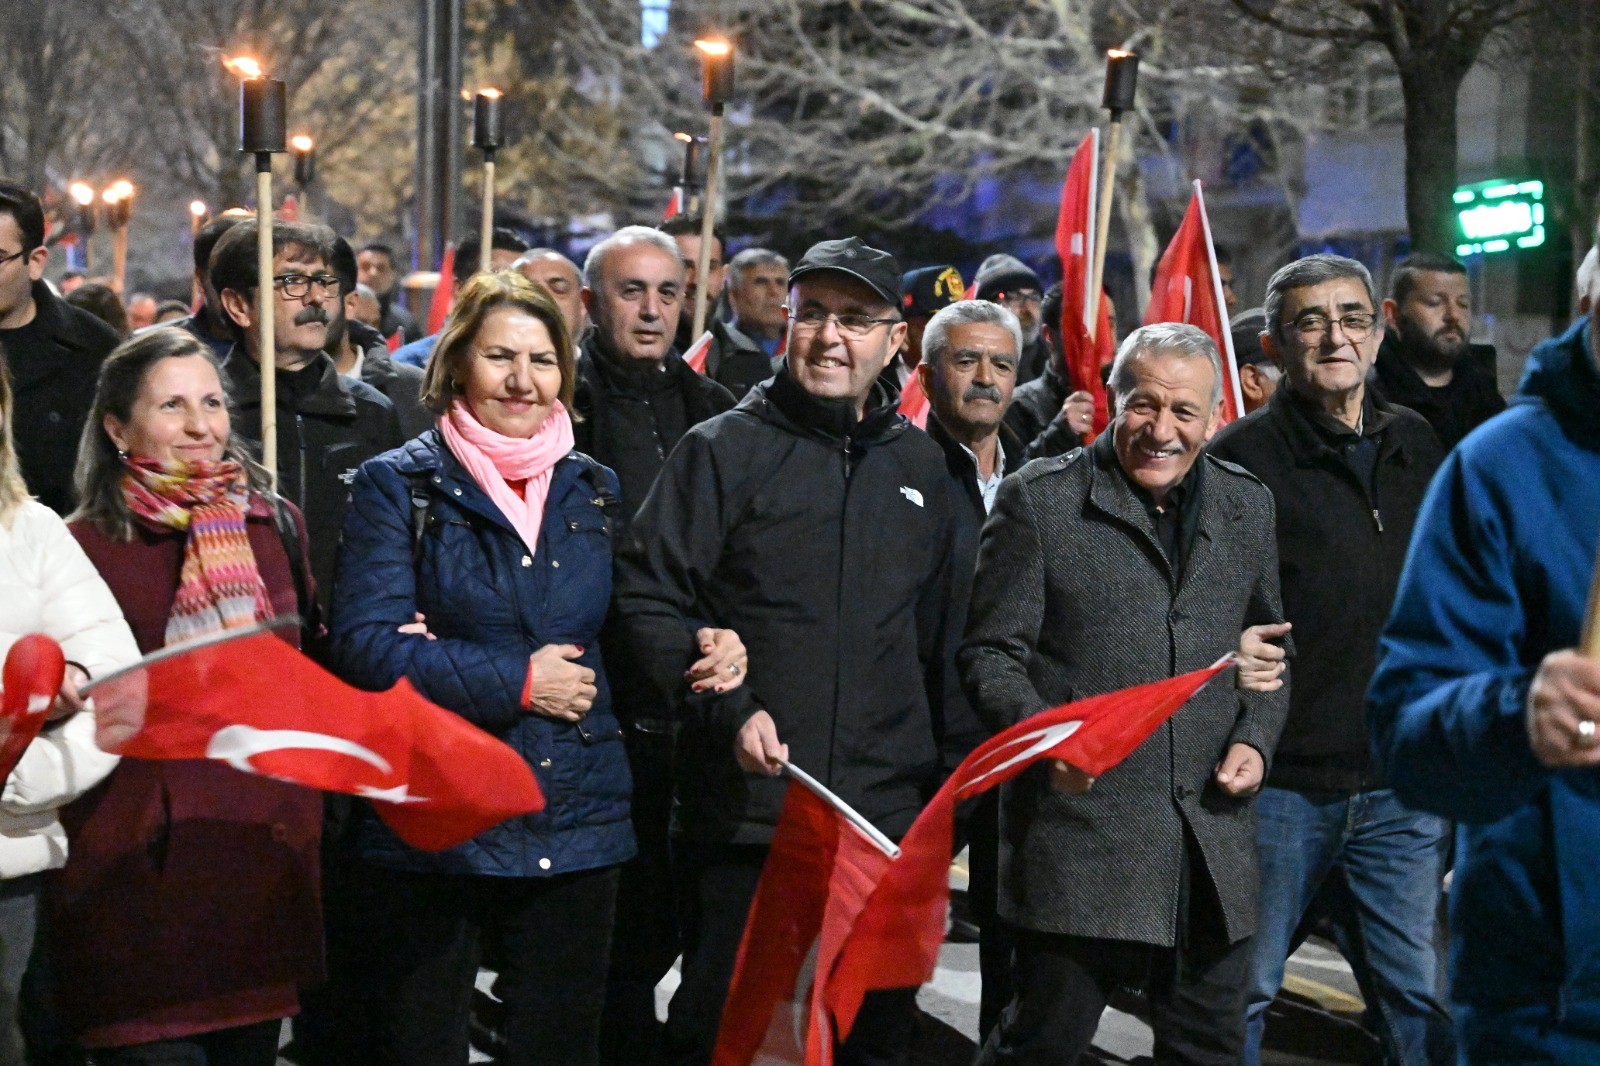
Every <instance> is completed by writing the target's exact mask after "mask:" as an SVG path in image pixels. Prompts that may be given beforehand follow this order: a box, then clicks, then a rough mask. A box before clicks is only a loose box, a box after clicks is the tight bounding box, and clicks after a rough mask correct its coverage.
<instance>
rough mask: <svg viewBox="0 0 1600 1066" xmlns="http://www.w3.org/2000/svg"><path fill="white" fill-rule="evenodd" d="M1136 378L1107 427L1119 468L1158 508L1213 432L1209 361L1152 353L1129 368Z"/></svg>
mask: <svg viewBox="0 0 1600 1066" xmlns="http://www.w3.org/2000/svg"><path fill="white" fill-rule="evenodd" d="M1128 368H1129V370H1131V371H1132V374H1133V377H1134V383H1133V387H1132V388H1131V389H1130V390H1129V391H1128V393H1127V395H1125V396H1119V397H1118V398H1117V400H1118V403H1119V404H1120V408H1119V410H1118V412H1117V417H1116V418H1115V420H1113V421H1112V423H1111V433H1112V437H1111V442H1112V445H1113V446H1114V447H1115V449H1116V452H1117V462H1118V463H1120V464H1121V466H1122V469H1123V470H1125V471H1127V474H1128V476H1129V477H1130V478H1132V479H1133V481H1134V483H1135V484H1137V485H1139V486H1140V487H1141V488H1143V489H1144V490H1145V491H1146V492H1148V493H1150V494H1151V495H1152V496H1154V497H1155V498H1156V501H1157V502H1158V503H1160V502H1162V501H1164V500H1165V499H1166V494H1167V492H1168V490H1170V489H1171V488H1172V487H1173V486H1174V485H1176V484H1178V482H1180V481H1182V480H1183V479H1184V477H1185V476H1186V475H1187V474H1188V473H1189V470H1190V468H1191V467H1193V466H1194V463H1195V460H1196V459H1197V458H1199V456H1200V449H1201V447H1202V446H1203V445H1204V444H1205V442H1206V440H1207V439H1208V438H1209V437H1210V436H1211V434H1212V432H1213V431H1214V430H1215V429H1216V420H1217V414H1218V411H1219V410H1220V405H1213V404H1212V402H1211V397H1212V393H1213V390H1215V388H1216V384H1217V375H1216V371H1215V370H1214V369H1213V368H1212V366H1211V360H1209V359H1205V358H1200V357H1196V356H1190V355H1185V354H1182V353H1174V352H1170V351H1168V352H1163V351H1159V350H1157V351H1154V352H1149V353H1147V354H1145V355H1141V356H1139V357H1138V358H1136V359H1134V360H1132V361H1130V362H1129V364H1128Z"/></svg>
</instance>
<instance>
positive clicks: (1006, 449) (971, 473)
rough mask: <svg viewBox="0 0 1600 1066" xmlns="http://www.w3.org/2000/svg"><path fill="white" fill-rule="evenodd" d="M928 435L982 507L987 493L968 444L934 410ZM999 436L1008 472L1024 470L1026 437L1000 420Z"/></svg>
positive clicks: (954, 473) (1001, 451)
mask: <svg viewBox="0 0 1600 1066" xmlns="http://www.w3.org/2000/svg"><path fill="white" fill-rule="evenodd" d="M928 436H930V437H932V438H933V442H934V443H935V444H937V445H938V446H939V447H940V448H941V449H943V451H944V462H945V466H946V467H947V468H948V469H949V471H950V474H951V476H953V477H955V478H956V479H957V480H958V481H960V482H961V488H962V489H963V490H964V491H965V492H966V494H967V496H968V498H969V499H971V500H972V501H973V502H974V503H976V504H977V505H978V508H979V509H980V510H981V509H982V508H983V495H982V493H980V492H979V491H978V467H977V464H976V463H974V462H973V461H972V456H971V455H969V454H968V453H967V449H966V447H965V445H963V444H962V443H961V442H960V441H958V440H956V439H955V438H954V437H952V436H951V435H950V433H949V431H947V430H946V429H945V428H944V426H943V425H942V424H941V423H940V422H939V420H938V419H937V418H935V417H934V416H933V415H932V414H931V413H930V414H929V415H928ZM999 437H1000V454H1001V455H1002V456H1003V457H1004V458H1005V474H1006V476H1007V477H1009V476H1011V475H1012V474H1015V473H1016V472H1017V471H1018V470H1020V469H1021V468H1022V464H1023V463H1024V462H1025V461H1026V460H1024V459H1023V457H1022V441H1021V440H1020V439H1019V438H1018V437H1017V435H1016V434H1015V433H1013V432H1012V430H1011V427H1010V426H1008V425H1006V424H1005V423H1004V422H1002V423H1000V433H999Z"/></svg>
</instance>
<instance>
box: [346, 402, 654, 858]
mask: <svg viewBox="0 0 1600 1066" xmlns="http://www.w3.org/2000/svg"><path fill="white" fill-rule="evenodd" d="M413 489H416V490H417V491H418V492H420V493H423V494H425V495H426V498H427V507H426V509H425V511H423V510H421V509H420V508H417V507H415V506H414V504H413V500H412V493H413ZM616 498H617V479H616V476H615V475H614V474H612V473H611V471H610V470H607V469H606V468H605V467H603V466H600V465H599V464H598V463H595V462H593V461H592V460H590V459H588V458H587V457H586V456H582V455H579V454H578V453H576V452H573V453H571V454H569V455H568V456H567V457H566V458H564V459H562V460H561V461H560V462H558V463H557V464H556V467H555V473H554V475H553V476H552V478H551V481H550V494H549V497H548V500H547V502H546V504H545V510H544V524H543V527H542V528H541V530H540V533H539V550H538V551H537V552H536V553H535V554H534V556H532V557H530V556H529V554H528V549H527V547H526V545H524V544H523V543H522V540H521V539H520V538H519V537H518V536H517V534H516V532H515V531H514V530H513V529H512V527H511V524H510V523H509V522H508V521H507V520H506V518H505V517H504V516H503V515H502V514H501V513H500V510H499V508H498V507H496V506H495V504H494V503H493V502H492V501H491V500H490V499H489V497H488V495H487V494H486V493H485V492H484V491H483V490H482V489H480V488H479V487H478V486H477V483H476V482H474V481H473V480H472V477H471V475H469V474H468V473H467V472H466V470H465V469H464V468H463V467H462V466H461V464H460V463H459V462H457V461H456V458H455V456H453V455H451V454H450V452H449V450H448V449H447V448H446V447H445V446H444V443H443V442H442V441H441V440H440V439H439V434H438V431H437V430H429V431H428V432H427V433H424V434H422V435H421V436H420V437H417V438H416V439H415V440H412V441H410V442H409V443H407V444H406V445H404V446H403V447H400V448H397V449H395V450H394V451H390V452H385V453H384V454H383V455H380V456H378V457H376V458H374V459H372V460H369V461H368V462H366V463H364V464H363V465H362V467H361V470H360V472H359V473H358V474H357V475H356V479H355V483H354V485H353V486H352V487H351V494H350V508H349V510H348V511H347V512H346V514H345V520H344V534H343V538H342V541H341V543H340V545H339V570H338V578H337V580H336V581H335V585H334V590H333V623H332V626H331V629H330V632H329V644H330V651H331V654H332V656H333V661H334V664H335V669H336V670H337V671H338V673H339V675H340V676H341V677H343V678H344V679H345V680H346V681H349V682H350V683H351V684H353V685H356V686H358V687H360V688H364V689H373V690H378V689H386V688H388V687H389V686H391V685H393V684H394V683H395V682H396V681H397V680H399V678H400V677H402V676H404V677H406V678H409V679H410V681H411V683H412V684H413V685H415V686H416V687H417V690H418V691H419V692H421V693H422V694H423V695H424V696H426V697H428V699H430V700H432V701H433V702H435V703H437V704H438V705H439V706H441V707H444V708H445V709H447V710H450V711H454V712H455V713H456V714H459V715H461V716H462V717H463V718H465V719H467V720H468V721H469V722H472V723H473V724H474V725H476V726H479V727H480V728H482V729H484V730H486V731H487V732H489V733H491V734H493V735H494V736H496V737H499V738H500V739H501V740H503V741H505V742H506V743H507V744H509V745H510V746H511V747H512V748H513V749H515V750H516V752H517V753H518V754H520V755H521V756H522V757H523V758H524V759H526V760H527V761H528V765H529V766H531V767H533V772H534V775H535V776H536V777H537V778H538V779H539V787H540V788H541V789H543V790H544V795H545V800H546V807H545V809H544V810H543V811H542V812H541V813H539V814H537V815H530V816H527V817H522V818H513V819H509V820H507V821H505V822H502V823H500V824H499V825H497V826H495V827H493V828H492V829H489V830H487V831H485V832H483V833H481V834H479V835H478V836H477V837H474V838H473V839H472V840H470V841H468V842H467V843H465V844H462V845H460V846H459V847H455V848H452V849H450V850H448V851H444V852H439V853H437V854H429V853H424V852H420V851H415V850H413V849H411V848H408V847H406V846H405V845H404V844H402V843H401V842H400V840H399V838H398V837H396V836H395V835H394V834H393V833H392V832H391V831H390V830H389V829H388V827H387V826H385V825H384V824H383V823H382V822H380V821H379V820H378V819H377V817H376V816H375V815H374V814H373V813H372V811H371V810H370V808H366V807H363V809H362V811H361V813H360V814H359V816H358V818H359V821H358V824H357V825H356V829H355V834H356V836H355V841H356V848H357V851H358V854H360V856H361V857H362V858H363V859H366V860H367V861H369V862H372V863H375V864H377V865H380V866H385V867H390V868H398V869H406V870H429V871H438V872H448V873H475V874H496V875H501V876H509V877H541V876H549V875H552V874H559V873H569V872H572V871H575V870H587V869H592V868H595V867H600V866H609V865H611V864H613V863H619V862H622V861H623V860H625V859H627V858H629V857H630V856H632V855H633V852H634V841H633V828H632V825H631V823H630V820H629V816H628V798H629V793H630V791H631V781H630V779H629V776H628V761H627V758H626V756H625V754H624V752H623V747H622V744H621V739H622V735H621V731H620V730H619V728H618V725H617V719H616V717H615V715H613V713H612V710H611V693H610V691H609V689H608V688H607V686H606V680H605V676H606V675H605V670H604V668H603V667H602V665H601V661H600V647H599V645H600V641H599V636H600V627H601V624H602V623H603V622H604V621H605V617H606V608H607V605H608V604H609V602H610V599H611V540H612V533H611V530H610V528H609V526H610V524H611V520H610V517H609V514H608V512H609V511H611V510H613V509H614V508H615V503H614V501H615V500H616ZM419 511H420V512H421V513H422V514H424V515H425V523H426V524H425V526H424V528H423V531H422V533H421V537H420V542H419V541H418V540H417V539H416V538H415V537H414V534H413V525H412V523H413V519H414V517H415V516H416V515H417V514H418V513H419ZM414 545H416V551H417V554H416V555H415V557H414V556H413V551H414ZM413 558H415V562H413ZM416 611H421V612H422V613H423V614H424V615H426V616H427V625H428V629H429V631H430V632H431V633H432V634H433V635H434V636H435V637H436V638H437V639H435V640H428V639H426V638H425V637H423V636H420V635H411V634H405V633H400V632H399V631H398V630H399V627H400V626H402V625H404V624H406V623H408V622H410V621H412V615H413V612H416ZM546 644H576V645H578V646H579V647H581V648H583V656H582V658H581V659H579V660H578V661H579V662H581V663H582V664H583V665H585V666H587V667H589V668H591V669H592V670H594V672H595V676H596V678H597V679H598V680H597V682H596V684H597V686H598V688H599V694H598V696H597V698H596V699H595V703H594V707H593V708H592V709H591V710H590V711H589V713H588V715H587V716H586V717H585V718H584V719H583V721H582V722H580V723H578V724H576V725H573V724H570V723H566V722H560V721H556V720H555V719H552V718H546V717H544V716H542V715H537V714H531V713H529V712H526V711H524V710H523V709H522V707H521V698H522V688H523V683H524V682H525V680H526V678H527V673H528V656H530V655H531V654H533V653H534V652H535V651H537V650H538V649H539V648H541V647H543V646H544V645H546Z"/></svg>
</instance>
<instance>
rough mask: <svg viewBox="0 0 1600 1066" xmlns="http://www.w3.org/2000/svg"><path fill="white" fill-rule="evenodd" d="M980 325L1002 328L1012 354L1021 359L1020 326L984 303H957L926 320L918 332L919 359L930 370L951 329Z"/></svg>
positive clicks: (1004, 310) (1003, 311) (947, 344)
mask: <svg viewBox="0 0 1600 1066" xmlns="http://www.w3.org/2000/svg"><path fill="white" fill-rule="evenodd" d="M980 322H981V323H986V324H989V325H995V326H1004V327H1005V331H1006V332H1007V333H1009V334H1011V343H1012V344H1014V345H1015V346H1016V347H1015V348H1014V349H1013V351H1014V352H1015V353H1016V355H1017V356H1018V358H1021V356H1022V324H1021V323H1020V322H1018V321H1017V316H1016V315H1014V314H1012V313H1011V312H1010V310H1008V309H1007V308H1004V307H1001V306H1000V305H999V304H997V303H990V302H989V301H988V300H958V301H957V302H955V303H953V304H951V305H950V306H949V307H945V308H942V309H941V310H940V311H939V313H938V314H936V315H934V316H933V317H932V318H930V319H928V324H927V326H925V327H924V328H923V330H922V358H923V361H924V362H926V363H927V364H928V369H929V370H933V369H934V368H935V359H936V357H938V356H941V355H943V354H944V353H945V352H946V351H947V350H948V349H949V347H950V330H951V329H953V328H955V327H956V326H967V325H972V324H974V323H980Z"/></svg>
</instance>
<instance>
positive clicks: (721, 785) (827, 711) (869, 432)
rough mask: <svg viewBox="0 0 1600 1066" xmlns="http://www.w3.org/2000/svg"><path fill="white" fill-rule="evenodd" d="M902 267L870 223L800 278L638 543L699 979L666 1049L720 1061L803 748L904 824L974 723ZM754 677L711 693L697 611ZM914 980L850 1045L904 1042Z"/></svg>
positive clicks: (687, 974) (644, 623)
mask: <svg viewBox="0 0 1600 1066" xmlns="http://www.w3.org/2000/svg"><path fill="white" fill-rule="evenodd" d="M901 296H902V294H901V291H900V270H899V267H898V266H897V265H896V264H895V261H894V259H893V258H892V257H891V256H889V255H888V254H886V253H884V252H881V251H878V250H877V249H875V248H869V247H868V246H866V245H865V244H863V243H862V242H861V241H860V240H858V239H856V238H848V239H845V240H837V241H824V242H822V243H821V244H818V245H815V246H813V247H812V248H811V250H810V251H808V252H807V253H806V254H805V257H804V258H803V259H801V260H800V262H799V263H798V264H797V265H796V266H795V268H794V271H793V273H791V274H790V276H789V302H788V305H787V318H788V343H787V349H786V355H785V362H784V365H783V366H782V367H780V368H779V370H778V373H777V374H776V375H775V376H774V377H773V378H772V380H770V381H767V382H764V383H762V384H760V385H757V386H756V387H755V388H754V389H752V390H751V391H750V394H749V395H748V396H746V397H745V398H744V400H743V401H742V402H741V403H740V404H739V406H738V407H736V408H735V409H734V410H732V411H730V412H728V413H726V414H723V415H719V416H717V417H716V418H713V419H710V420H709V421H707V422H703V423H701V424H700V425H698V426H696V427H694V428H693V429H691V430H689V432H688V433H687V434H685V435H684V437H683V439H682V440H681V441H680V442H679V444H678V447H677V448H676V449H675V450H674V451H673V453H672V455H671V456H670V457H669V458H668V459H667V462H666V465H665V466H664V467H663V468H662V470H661V476H660V477H659V479H658V480H657V481H656V485H655V488H654V489H653V490H652V492H651V493H650V496H649V497H648V498H647V499H646V500H645V503H644V506H643V507H642V508H641V509H640V511H639V513H638V514H637V515H636V516H635V518H634V521H633V524H632V526H631V527H630V529H629V531H628V535H627V537H626V538H625V541H624V543H623V544H622V546H621V547H620V548H619V550H618V556H617V571H616V599H615V613H616V616H617V620H618V626H617V629H618V632H619V636H620V638H621V647H620V648H619V649H618V650H619V652H621V653H622V654H625V655H626V656H627V657H628V658H629V660H630V662H632V663H633V664H634V665H635V666H636V667H637V668H638V669H640V670H641V671H643V672H645V673H647V674H648V676H649V677H650V679H651V683H652V684H653V685H654V687H655V688H656V690H657V691H658V692H659V693H660V694H661V698H662V699H663V700H671V701H672V702H673V703H675V704H676V705H677V706H678V707H679V709H680V711H679V713H680V716H681V721H682V732H681V734H680V736H679V749H678V754H679V761H678V771H679V772H678V783H679V786H680V787H679V789H678V806H677V809H676V811H675V818H676V822H675V825H674V830H675V834H676V835H675V854H674V861H675V864H676V865H677V867H678V876H677V882H678V884H677V887H678V891H679V906H680V914H681V915H682V916H683V919H684V922H683V932H684V954H683V980H682V984H681V985H680V986H679V988H678V991H677V993H676V995H675V996H674V997H673V1000H672V1005H671V1008H670V1012H669V1014H668V1018H667V1027H666V1033H665V1046H664V1047H663V1049H662V1050H663V1052H664V1054H663V1056H662V1057H661V1058H660V1059H659V1061H660V1062H663V1063H672V1064H694V1066H704V1064H705V1063H706V1062H707V1061H708V1060H709V1058H710V1055H711V1051H712V1048H713V1046H714V1045H715V1043H716V1038H717V1030H718V1025H719V1022H720V1020H721V1015H722V1005H723V1001H724V1000H725V998H726V996H727V991H728V984H729V981H730V980H731V978H732V974H733V969H734V962H735V959H736V957H737V955H738V949H739V941H740V937H741V935H742V934H743V931H744V925H745V919H746V915H747V913H748V910H749V906H750V901H751V899H752V897H753V896H754V893H755V889H756V883H757V881H758V879H759V878H760V876H761V867H762V863H763V862H764V861H765V860H766V855H767V850H768V845H769V844H770V843H771V840H772V834H773V828H774V826H775V825H776V824H777V821H778V815H779V811H780V809H781V807H782V804H783V796H784V787H785V783H784V782H783V781H782V780H781V779H780V778H779V777H778V773H779V768H778V766H777V765H776V763H775V761H774V760H775V759H776V758H777V757H779V756H787V757H790V758H792V759H793V761H794V763H795V765H797V766H799V767H801V768H802V769H804V770H807V771H809V772H810V773H812V774H814V775H815V776H817V777H818V778H820V779H821V780H822V781H823V783H824V784H826V785H827V786H828V787H829V788H831V789H833V790H834V791H835V792H837V793H838V794H839V795H840V796H842V797H843V798H844V800H845V801H846V802H847V803H849V804H851V805H852V806H854V807H855V808H856V809H857V810H858V811H860V812H861V813H862V814H863V815H864V816H865V817H866V818H868V819H869V820H870V821H872V822H873V823H874V824H875V825H877V826H878V827H879V828H880V829H882V830H883V831H884V832H885V833H887V834H888V835H889V836H891V837H898V836H900V835H902V834H903V833H905V831H906V830H907V829H908V828H909V827H910V825H911V822H912V820H913V819H914V818H915V817H916V815H917V813H918V811H919V810H920V809H921V806H922V804H923V802H924V800H926V799H927V797H929V796H931V795H932V794H933V791H934V789H935V787H936V786H937V784H938V783H939V778H940V774H941V770H942V769H946V768H948V767H949V766H951V765H953V760H954V759H955V758H956V757H958V756H959V755H961V754H964V751H965V750H966V749H967V748H969V747H970V746H971V745H972V744H973V743H974V742H975V740H976V739H977V737H976V733H977V728H976V723H975V720H974V719H973V718H972V716H971V713H970V711H969V710H968V709H967V707H966V704H965V701H964V700H963V698H962V696H961V693H960V692H959V691H958V689H957V687H956V686H955V685H954V684H953V679H952V677H951V661H952V660H951V655H950V647H949V642H950V639H951V638H952V637H953V636H954V634H953V633H951V632H950V629H951V628H952V619H951V617H950V616H949V614H948V612H949V611H950V610H951V608H952V607H953V606H955V602H954V601H955V597H954V596H952V595H951V582H952V576H953V575H952V569H953V567H952V550H953V548H952V545H953V543H954V539H955V517H956V516H955V511H954V506H955V501H953V500H952V498H951V490H950V484H949V483H950V478H949V475H948V473H947V472H946V470H945V463H944V457H943V455H942V453H941V452H940V449H939V447H938V445H936V444H935V443H934V442H933V441H932V440H931V439H930V438H929V437H927V436H926V435H925V434H922V433H918V432H915V431H914V430H913V429H912V427H911V425H910V423H909V422H907V421H906V420H905V419H904V418H903V417H901V416H900V415H899V414H898V413H897V412H896V410H895V407H896V401H895V397H894V396H893V395H892V393H891V392H890V390H889V389H888V388H887V387H886V386H884V385H883V384H881V383H880V382H879V380H878V376H879V375H880V374H881V373H882V372H883V368H884V366H885V365H887V363H888V362H889V360H890V358H892V357H893V356H894V354H895V352H896V351H898V350H899V347H900V345H901V344H902V343H903V342H904V340H905V333H906V326H905V323H904V322H903V321H902V320H901V317H900V306H901ZM701 625H712V626H722V627H727V628H731V629H734V630H735V631H737V632H738V634H739V635H740V637H741V638H742V639H743V641H744V645H745V647H746V649H747V650H748V653H749V671H750V672H749V677H748V678H747V680H746V683H745V684H744V685H743V686H742V687H740V688H737V689H733V690H732V691H729V692H725V693H719V692H716V691H706V692H701V693H691V692H689V691H688V688H687V685H686V682H685V679H684V670H685V668H686V667H687V666H688V665H689V664H690V663H691V662H692V661H693V660H695V659H696V658H698V656H699V652H698V651H697V649H696V647H695V641H694V634H695V629H696V627H697V626H701ZM914 1020H915V990H914V989H905V990H897V991H894V992H888V993H880V994H874V995H871V996H869V997H868V998H867V1001H866V1003H865V1005H864V1006H863V1009H862V1012H861V1015H860V1017H859V1019H858V1021H857V1023H856V1027H855V1030H854V1032H853V1033H852V1034H851V1037H850V1040H849V1041H848V1042H847V1043H846V1044H845V1045H844V1046H843V1047H842V1048H841V1049H840V1052H839V1056H838V1058H837V1060H836V1061H838V1062H840V1063H857V1064H865V1063H891V1062H899V1061H902V1060H903V1058H904V1055H905V1052H906V1050H907V1048H908V1046H909V1043H910V1033H911V1026H912V1024H913V1022H914Z"/></svg>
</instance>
